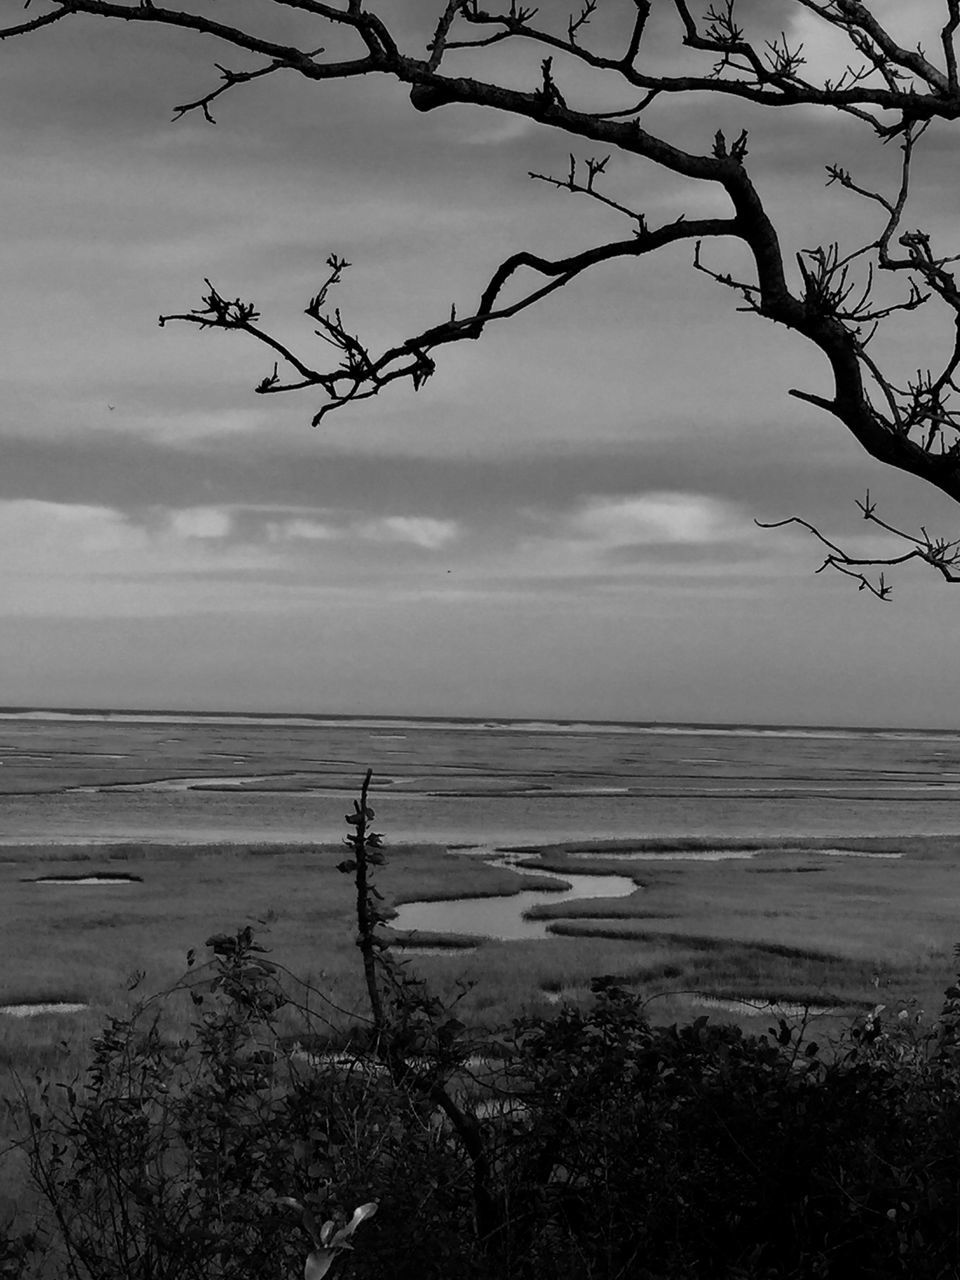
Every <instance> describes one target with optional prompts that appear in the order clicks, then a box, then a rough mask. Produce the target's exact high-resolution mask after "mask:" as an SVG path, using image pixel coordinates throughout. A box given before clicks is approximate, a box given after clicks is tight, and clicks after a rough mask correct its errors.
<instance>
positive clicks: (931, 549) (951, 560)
mask: <svg viewBox="0 0 960 1280" xmlns="http://www.w3.org/2000/svg"><path fill="white" fill-rule="evenodd" d="M857 506H858V507H859V509H860V513H861V514H862V516H863V518H864V520H866V521H868V522H869V523H871V524H875V525H877V526H878V527H879V528H881V529H883V530H884V532H885V533H889V534H891V535H892V536H893V537H895V538H898V539H899V540H900V541H901V542H906V543H907V544H908V545H909V547H910V549H909V551H904V552H901V553H900V554H899V555H890V556H852V555H850V554H849V552H846V551H844V550H843V549H842V548H841V547H838V546H837V544H836V543H835V542H831V541H830V539H829V538H827V537H825V536H824V535H823V534H822V533H821V532H820V530H819V529H817V528H816V526H815V525H813V524H811V523H810V522H809V521H808V520H804V519H803V518H802V517H800V516H788V517H787V518H786V519H785V520H770V521H766V520H755V521H754V523H755V524H756V525H757V526H758V528H760V529H783V528H786V527H787V526H788V525H797V526H798V527H799V528H801V529H806V530H807V532H808V533H812V534H813V536H814V537H815V538H816V539H817V540H818V541H819V542H821V543H822V544H823V545H824V546H825V547H826V548H827V550H828V553H829V554H828V555H827V557H826V559H825V560H824V561H823V564H821V565H820V568H819V569H817V570H816V572H817V573H822V572H823V570H824V569H836V570H837V571H838V572H839V573H843V574H845V575H846V576H847V577H850V578H853V579H855V581H857V582H858V583H859V590H860V591H869V592H870V593H871V594H872V595H875V596H876V597H877V599H878V600H889V599H890V595H891V593H892V591H893V588H892V586H891V585H890V584H889V583H888V582H887V581H886V579H885V577H884V575H883V573H881V574H880V575H879V577H878V578H877V579H876V580H874V579H872V578H870V577H868V576H867V575H866V574H865V573H863V572H862V570H863V569H866V568H879V567H881V566H882V567H883V568H891V567H893V566H894V565H904V564H907V563H908V562H909V561H911V560H919V561H920V562H921V563H923V564H928V565H930V567H931V568H933V569H936V570H937V572H938V573H939V574H940V576H941V577H942V578H943V579H944V581H945V582H949V583H958V582H960V574H957V573H954V571H953V570H954V566H955V565H958V564H960V539H958V540H954V541H947V540H946V539H943V538H932V537H931V536H930V535H929V534H928V533H927V531H926V529H925V528H923V527H922V526H921V529H920V533H919V534H912V533H907V532H905V531H904V530H903V529H898V528H897V527H896V526H895V525H892V524H888V523H887V521H886V520H881V519H880V517H879V516H878V515H877V514H876V503H873V502H871V501H870V493H869V491H868V492H867V496H866V498H865V499H864V500H863V501H862V502H860V501H858V502H857Z"/></svg>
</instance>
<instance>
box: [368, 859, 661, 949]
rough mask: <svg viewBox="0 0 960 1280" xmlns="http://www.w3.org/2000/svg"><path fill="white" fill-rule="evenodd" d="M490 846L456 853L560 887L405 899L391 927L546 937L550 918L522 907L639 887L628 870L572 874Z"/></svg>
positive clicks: (624, 894) (621, 893) (627, 892)
mask: <svg viewBox="0 0 960 1280" xmlns="http://www.w3.org/2000/svg"><path fill="white" fill-rule="evenodd" d="M495 852H496V851H495V850H493V849H485V848H478V849H476V850H471V851H469V852H467V853H465V854H464V851H461V853H460V854H458V855H457V856H478V855H479V856H483V860H484V862H485V863H486V864H487V866H490V867H505V868H507V869H508V870H510V871H515V872H516V873H517V875H521V876H540V877H542V878H544V879H547V880H556V881H557V882H558V884H559V885H560V886H563V887H562V888H557V889H521V890H520V892H519V893H513V894H498V895H497V896H495V897H486V898H455V899H452V900H446V901H442V902H404V903H401V904H400V906H399V907H398V908H397V915H396V916H395V917H394V918H393V919H392V920H391V921H390V927H391V928H393V929H422V930H425V931H427V930H428V931H429V932H431V933H451V934H468V935H475V936H478V937H482V938H496V939H499V940H500V941H508V942H509V941H516V940H517V939H521V938H549V937H552V936H555V935H553V934H552V933H551V931H550V925H551V924H552V923H553V922H554V920H555V919H556V917H553V918H551V919H550V920H537V919H530V917H529V916H527V915H526V914H525V913H526V912H528V911H529V910H530V909H531V908H532V907H535V906H539V905H540V904H541V903H550V904H551V905H555V904H557V903H560V902H575V901H579V900H581V899H583V898H625V897H628V896H629V895H630V894H631V893H635V892H636V891H637V888H638V885H637V883H636V881H634V880H633V879H631V877H630V876H618V875H585V874H581V873H579V872H578V873H574V874H571V873H570V872H568V871H565V872H564V873H563V874H562V875H559V874H557V873H556V872H554V871H541V870H540V869H539V868H536V867H523V866H519V865H518V863H517V859H518V857H520V856H522V855H516V854H515V855H510V854H499V855H497V856H494V857H490V856H487V855H490V854H493V853H495Z"/></svg>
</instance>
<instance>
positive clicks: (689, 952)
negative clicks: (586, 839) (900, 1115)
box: [0, 837, 960, 1071]
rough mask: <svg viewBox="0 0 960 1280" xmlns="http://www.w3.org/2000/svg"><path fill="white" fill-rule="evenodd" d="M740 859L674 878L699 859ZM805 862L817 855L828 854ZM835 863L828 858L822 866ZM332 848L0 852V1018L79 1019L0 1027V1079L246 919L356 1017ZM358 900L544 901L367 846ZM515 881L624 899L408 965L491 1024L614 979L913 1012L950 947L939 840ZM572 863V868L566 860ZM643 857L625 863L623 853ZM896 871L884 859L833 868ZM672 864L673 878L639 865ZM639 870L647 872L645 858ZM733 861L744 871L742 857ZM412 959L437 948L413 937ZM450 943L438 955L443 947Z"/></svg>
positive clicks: (620, 847)
mask: <svg viewBox="0 0 960 1280" xmlns="http://www.w3.org/2000/svg"><path fill="white" fill-rule="evenodd" d="M708 847H709V849H711V850H713V851H714V852H717V851H720V852H724V853H727V854H731V853H732V854H742V855H745V856H742V857H732V858H727V859H725V860H722V861H695V860H691V856H692V855H695V854H698V853H702V852H703V851H704V850H705V849H706V848H708ZM823 850H834V851H835V852H833V853H829V852H824V851H823ZM838 850H839V851H845V853H846V855H847V856H842V855H841V854H840V853H838V852H836V851H838ZM343 853H344V851H343V850H342V848H341V847H339V846H326V847H313V848H305V847H285V846H270V845H267V846H261V847H257V846H229V845H228V846H224V845H210V846H190V847H186V846H169V845H166V846H165V845H126V846H124V845H118V846H107V847H106V848H104V847H102V846H97V847H94V846H75V847H66V846H57V847H44V848H37V847H36V846H24V847H22V848H18V847H9V848H6V849H4V850H3V851H2V855H0V857H2V861H0V1005H6V1004H13V1003H17V1002H21V1001H23V1002H26V1001H29V1002H42V1001H79V1002H83V1003H85V1004H87V1005H88V1006H89V1007H88V1009H87V1011H86V1012H84V1013H81V1014H71V1015H61V1016H55V1015H45V1016H41V1017H38V1018H32V1019H24V1018H12V1017H10V1016H4V1015H0V1064H2V1065H3V1066H5V1067H7V1068H10V1067H14V1068H16V1069H18V1070H27V1071H29V1070H30V1069H31V1068H33V1067H35V1066H36V1065H38V1064H39V1063H40V1062H41V1061H49V1060H51V1059H52V1057H54V1056H56V1054H57V1052H58V1051H57V1048H56V1046H57V1045H58V1044H59V1043H60V1041H62V1040H63V1038H64V1036H65V1035H66V1036H67V1037H68V1039H69V1042H70V1044H71V1045H73V1046H76V1045H79V1044H82V1042H83V1041H84V1040H85V1039H87V1038H88V1036H89V1033H90V1032H91V1031H93V1030H94V1029H95V1028H96V1027H97V1026H98V1025H99V1024H100V1022H101V1021H102V1019H103V1017H104V1016H105V1014H106V1013H107V1012H108V1011H111V1010H116V1009H117V1008H120V1007H123V1006H124V1005H125V1004H126V1002H127V1001H128V1000H129V999H130V997H129V995H128V992H127V985H128V979H129V978H130V977H131V975H132V974H134V973H135V972H137V971H142V972H143V973H144V975H145V976H144V979H143V982H142V986H141V989H143V990H147V991H151V990H157V989H159V988H162V987H165V986H167V985H169V984H170V983H171V982H172V981H174V980H175V978H176V977H177V976H178V975H179V974H180V973H181V972H182V971H183V968H184V964H185V958H186V953H187V950H188V949H189V948H191V947H193V948H196V949H197V950H198V952H202V946H203V942H204V940H205V938H207V937H208V936H209V935H210V934H212V933H216V932H220V931H232V930H233V929H235V928H237V927H238V926H239V925H242V924H247V923H252V922H256V921H263V922H264V927H265V929H266V930H267V933H266V935H265V938H264V941H265V943H266V945H268V946H269V947H270V948H271V950H272V952H273V955H274V957H275V958H276V959H277V960H279V961H281V962H282V963H284V964H285V965H286V966H287V967H288V968H290V969H292V970H293V971H294V972H295V973H297V974H299V975H301V976H303V977H305V978H307V979H309V980H310V981H311V982H312V983H313V984H314V985H316V986H318V987H320V988H322V989H323V990H324V991H326V992H327V993H328V994H329V995H330V996H331V998H332V999H334V1000H335V1001H336V1003H337V1004H339V1005H341V1006H343V1007H345V1008H357V1009H362V1008H363V992H362V987H361V979H360V971H359V965H358V964H357V954H356V948H355V947H354V945H353V938H354V928H353V922H352V917H351V910H352V902H353V886H352V882H351V880H350V878H349V877H348V876H344V875H342V874H341V873H339V872H338V871H337V870H336V863H337V862H338V861H340V859H341V857H342V856H343ZM388 853H389V861H388V864H387V866H385V867H384V868H382V870H381V871H380V872H379V876H378V883H379V887H380V889H381V892H382V893H383V894H384V899H385V903H386V905H387V906H389V904H390V903H391V902H400V901H410V900H416V899H434V900H436V899H443V898H447V897H460V896H477V895H491V894H504V893H511V892H516V891H519V890H521V889H531V888H537V887H548V886H549V885H551V884H553V885H554V886H555V885H556V882H555V881H552V882H551V881H547V880H543V881H539V880H537V879H535V878H531V877H530V876H528V875H525V876H519V875H517V874H515V873H514V872H512V871H509V870H506V869H499V868H493V867H490V866H487V865H486V864H484V863H483V862H482V861H480V860H478V859H476V858H469V857H464V856H455V855H450V854H448V853H447V852H446V851H445V850H444V849H443V848H442V847H440V846H436V845H406V846H398V847H396V848H392V849H390V848H388ZM525 853H526V855H527V856H526V857H525V858H524V865H525V866H526V867H540V868H542V869H544V870H550V871H554V872H558V873H560V874H562V873H563V872H564V871H570V872H574V871H575V872H579V873H582V872H584V871H590V872H599V873H603V872H608V873H616V874H618V875H627V876H631V877H633V878H634V880H635V881H636V882H637V886H638V887H637V891H636V893H634V894H632V895H630V896H628V897H624V898H617V899H609V900H605V899H588V900H584V901H582V902H579V903H577V902H574V903H573V904H570V903H569V902H568V903H563V904H556V905H552V904H550V903H549V902H547V903H545V905H543V906H540V907H536V908H534V912H535V913H536V914H537V915H542V916H545V917H547V918H549V917H551V916H560V917H562V918H561V919H558V921H557V924H556V925H555V929H556V932H557V935H558V936H556V937H551V938H548V939H546V940H542V941H540V940H530V941H519V942H495V941H487V942H485V943H484V944H483V945H481V946H480V947H478V948H476V949H475V950H470V951H458V950H456V949H451V951H450V953H449V955H440V956H434V955H430V956H417V957H415V958H410V960H409V963H410V964H411V965H414V966H415V967H416V968H417V970H418V971H419V972H422V973H423V974H424V975H425V976H428V977H430V978H431V979H432V980H434V981H435V982H436V983H437V984H438V985H439V987H440V988H441V989H443V988H450V987H452V984H453V982H454V981H455V979H456V978H457V977H458V976H461V975H462V976H465V977H467V978H469V979H472V980H474V981H475V982H476V986H475V988H474V989H473V991H472V992H471V993H470V995H469V996H468V997H467V998H466V1001H465V1002H464V1003H463V1005H462V1008H463V1009H464V1010H465V1011H466V1012H467V1014H469V1015H470V1017H471V1018H475V1019H476V1020H477V1021H478V1022H482V1023H492V1022H497V1021H501V1020H503V1019H506V1018H509V1017H510V1016H511V1015H513V1014H516V1013H519V1012H521V1011H522V1010H529V1009H532V1008H544V1007H546V1006H545V1003H544V1002H545V1000H546V999H547V997H548V996H549V995H550V994H554V995H555V994H556V993H557V992H564V993H569V994H570V995H571V996H573V997H575V996H576V995H577V994H582V993H583V992H585V991H586V990H588V989H589V981H590V978H591V977H592V976H594V975H596V974H599V973H615V974H618V975H621V977H622V978H623V979H624V981H626V982H628V983H630V984H633V985H635V986H637V987H638V988H639V989H641V990H643V991H644V992H646V993H649V995H650V996H651V997H654V996H655V997H657V1000H656V1001H655V1004H654V1006H652V1008H651V1012H652V1013H655V1014H656V1016H658V1017H659V1016H663V1017H669V1018H673V1017H676V1016H683V1015H684V1012H685V1010H686V1008H688V1007H689V1001H688V998H687V997H686V996H683V995H676V996H672V997H671V996H670V995H669V993H671V992H677V993H680V992H686V993H690V992H702V993H705V994H708V995H714V996H721V997H724V996H730V997H733V996H738V997H742V996H747V997H760V998H775V997H780V998H783V999H785V1000H789V1001H790V1002H797V1001H801V1002H802V1001H804V1000H809V1001H810V1002H812V1003H816V1004H820V1005H824V1004H825V1005H839V1006H842V1007H844V1008H851V1009H852V1008H857V1007H862V1006H864V1005H867V1004H873V1003H876V1002H880V1001H886V1002H887V1003H892V1002H895V1001H898V1000H903V999H907V998H909V997H916V998H917V999H918V1000H919V1001H920V1003H921V1005H923V1006H924V1007H926V1008H927V1009H929V1010H931V1011H935V1010H936V1008H937V1007H938V1005H939V1000H940V993H941V992H942V989H943V987H944V986H945V985H946V983H947V981H948V980H949V979H950V977H951V974H952V971H953V959H952V948H953V945H954V943H955V942H956V941H957V940H958V939H960V839H957V838H952V837H923V838H920V837H915V838H911V839H896V840H892V839H887V840H883V839H869V840H868V839H864V840H859V841H849V840H844V841H839V842H828V841H822V840H821V841H807V842H804V843H803V844H800V843H798V842H796V841H793V842H790V841H783V842H780V843H779V844H771V843H770V842H767V843H760V842H758V841H752V842H712V843H710V844H709V846H708V845H707V842H705V841H695V840H689V841H676V840H675V841H655V840H647V841H639V842H637V841H635V842H608V843H606V844H600V843H594V844H592V845H583V844H581V845H577V846H564V845H552V846H547V847H543V848H541V849H532V848H531V849H528V850H525ZM578 853H579V854H580V855H581V856H576V855H577V854H578ZM631 853H632V854H642V855H644V857H643V858H639V859H637V860H633V859H631V857H630V856H629V855H630V854H631ZM855 853H860V854H872V855H877V854H900V855H901V856H900V857H898V858H881V857H875V856H871V857H864V856H860V857H857V856H850V855H852V854H855ZM664 854H668V855H671V856H675V857H676V860H669V859H664V858H662V857H661V856H660V855H664ZM650 855H657V856H656V857H655V858H653V859H652V860H650ZM746 855H750V856H746ZM97 873H101V874H106V875H118V874H127V875H131V876H141V877H142V879H140V880H132V881H131V882H130V883H128V884H121V885H69V884H67V885H52V884H37V883H35V882H34V878H35V877H37V876H57V875H74V876H76V875H79V874H83V875H95V874H97ZM419 940H420V941H431V940H432V941H441V940H443V939H439V938H432V937H430V936H428V935H421V936H420V937H419ZM445 941H448V942H449V941H453V939H449V938H448V939H445Z"/></svg>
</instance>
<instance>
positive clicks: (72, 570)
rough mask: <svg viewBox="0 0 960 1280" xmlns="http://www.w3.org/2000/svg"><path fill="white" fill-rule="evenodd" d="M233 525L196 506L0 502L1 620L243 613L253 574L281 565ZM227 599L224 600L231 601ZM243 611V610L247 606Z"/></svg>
mask: <svg viewBox="0 0 960 1280" xmlns="http://www.w3.org/2000/svg"><path fill="white" fill-rule="evenodd" d="M232 528H233V516H232V514H231V512H230V511H229V510H227V509H225V508H221V507H216V506H212V507H193V508H185V509H182V510H178V511H177V510H175V511H163V512H158V511H157V510H156V509H152V508H151V509H149V510H148V511H146V512H145V513H143V514H142V515H141V516H134V515H131V514H128V513H125V512H123V511H120V510H117V509H115V508H111V507H107V506H92V505H84V504H80V503H66V502H47V501H41V500H37V499H13V500H10V501H6V502H2V501H0V545H2V546H3V547H4V552H5V554H4V558H3V562H2V564H0V614H2V615H4V616H6V617H16V616H31V615H33V616H36V615H47V614H49V615H52V616H58V617H80V616H112V615H120V616H136V615H137V614H140V613H142V614H144V615H146V616H152V615H155V614H157V613H175V612H177V611H181V612H183V611H186V612H194V611H196V609H198V608H199V609H201V610H203V609H207V608H211V607H214V606H213V605H212V603H211V602H212V596H211V585H213V586H214V587H218V586H223V585H224V584H226V586H225V592H224V591H220V592H219V607H229V604H230V602H231V599H232V602H233V604H234V605H240V604H241V603H242V602H243V601H244V597H245V595H249V591H248V588H247V587H246V585H245V583H244V579H245V577H249V575H251V574H256V575H264V574H271V573H275V572H276V570H277V569H278V568H279V567H281V564H282V562H281V561H279V560H278V559H277V557H276V556H274V555H272V554H271V553H270V551H269V550H267V549H265V548H264V547H263V546H260V545H256V544H254V543H250V542H244V541H241V540H238V539H236V538H234V537H232V536H231V533H232ZM225 593H226V594H225ZM245 607H247V606H246V605H245Z"/></svg>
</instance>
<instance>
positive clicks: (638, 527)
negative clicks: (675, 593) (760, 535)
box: [570, 491, 747, 547]
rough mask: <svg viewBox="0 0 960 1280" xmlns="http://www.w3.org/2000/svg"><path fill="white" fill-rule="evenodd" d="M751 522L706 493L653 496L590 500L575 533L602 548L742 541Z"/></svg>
mask: <svg viewBox="0 0 960 1280" xmlns="http://www.w3.org/2000/svg"><path fill="white" fill-rule="evenodd" d="M746 523H747V522H746V521H745V519H744V517H743V516H742V515H741V513H740V512H739V511H738V509H737V508H736V507H735V506H734V504H733V503H729V502H724V501H723V500H722V499H720V498H713V497H710V496H708V495H706V494H698V493H674V492H669V491H665V492H654V493H643V494H637V495H633V496H627V497H620V498H610V497H595V498H588V499H587V501H586V502H585V503H584V505H583V507H582V508H581V509H580V510H579V511H578V512H577V513H576V514H575V515H574V516H573V517H572V518H571V520H570V529H571V531H572V532H573V534H574V536H579V537H582V538H584V539H586V540H587V541H589V542H592V543H595V544H598V545H599V546H601V547H626V546H635V545H638V544H647V545H652V544H657V543H683V544H690V543H694V544H696V543H700V544H707V543H715V542H718V541H724V542H728V541H731V540H739V539H740V538H741V537H742V536H743V531H744V527H745V525H746Z"/></svg>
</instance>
